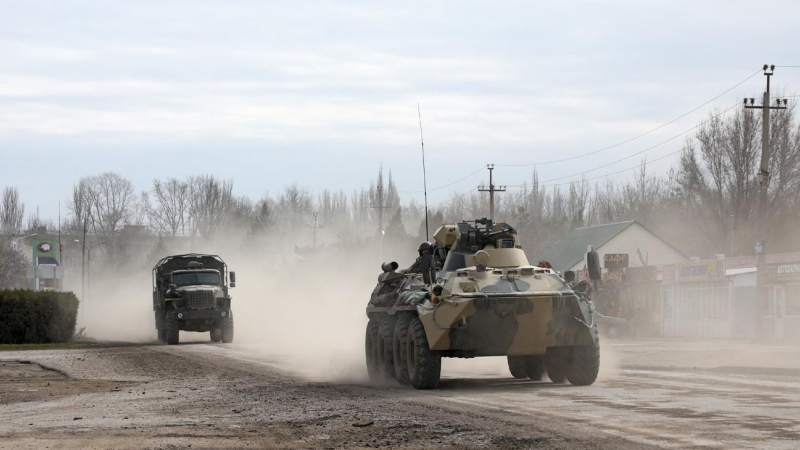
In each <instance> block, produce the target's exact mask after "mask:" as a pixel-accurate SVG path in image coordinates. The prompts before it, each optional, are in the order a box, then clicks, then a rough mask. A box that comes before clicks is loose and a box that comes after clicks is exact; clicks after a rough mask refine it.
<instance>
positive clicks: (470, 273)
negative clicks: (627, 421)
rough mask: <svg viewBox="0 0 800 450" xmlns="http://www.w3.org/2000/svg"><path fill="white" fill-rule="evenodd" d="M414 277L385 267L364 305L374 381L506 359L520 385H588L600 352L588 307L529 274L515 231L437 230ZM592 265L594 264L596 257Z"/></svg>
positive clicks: (415, 378) (547, 273)
mask: <svg viewBox="0 0 800 450" xmlns="http://www.w3.org/2000/svg"><path fill="white" fill-rule="evenodd" d="M434 239H435V243H432V244H431V243H423V245H422V246H421V247H420V248H421V250H420V258H418V259H417V262H416V263H415V264H414V265H412V266H411V267H410V268H409V269H406V270H398V269H399V266H398V265H397V263H394V262H388V263H384V264H383V265H382V270H383V273H382V274H381V275H380V276H379V277H378V284H377V286H376V287H375V289H374V290H373V292H372V296H371V298H370V302H369V305H368V306H367V316H368V317H369V322H368V324H367V331H366V339H365V351H366V361H367V371H368V373H369V376H370V378H371V379H372V380H373V381H377V380H382V379H383V380H385V379H395V380H397V381H398V382H400V383H401V384H405V385H411V386H413V387H415V388H417V389H430V388H434V387H436V386H437V385H438V384H439V378H440V372H441V358H443V357H451V358H453V357H455V358H474V357H480V356H507V357H508V367H509V369H510V371H511V374H512V376H514V377H515V378H530V379H532V380H540V379H541V378H542V376H543V375H544V374H545V372H546V373H547V375H548V377H549V378H550V380H551V381H553V382H554V383H564V382H565V381H567V380H569V382H570V383H572V384H575V385H589V384H592V383H594V381H595V379H596V378H597V373H598V369H599V366H600V347H599V341H598V333H597V327H596V326H595V325H594V323H593V320H592V317H593V314H592V313H593V306H592V304H591V301H589V300H588V299H586V298H585V297H582V296H580V295H576V293H575V292H573V291H572V290H571V289H570V286H569V285H568V284H567V283H566V282H565V281H564V280H563V279H562V278H561V277H560V276H559V275H558V273H556V272H555V271H553V270H552V269H550V268H543V267H538V266H533V265H531V264H530V263H529V262H528V258H527V257H526V256H525V252H524V251H523V250H522V247H521V245H520V242H519V238H518V236H517V232H516V230H515V229H514V228H512V227H511V226H509V225H508V224H505V223H494V222H492V221H490V220H488V219H481V220H477V221H474V222H462V223H458V224H449V225H443V226H441V227H440V228H439V229H438V230H437V231H436V233H435V235H434ZM590 260H594V261H596V258H592V259H590Z"/></svg>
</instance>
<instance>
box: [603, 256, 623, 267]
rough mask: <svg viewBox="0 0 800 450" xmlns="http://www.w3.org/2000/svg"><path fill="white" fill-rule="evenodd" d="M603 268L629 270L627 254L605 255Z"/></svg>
mask: <svg viewBox="0 0 800 450" xmlns="http://www.w3.org/2000/svg"><path fill="white" fill-rule="evenodd" d="M603 267H604V268H606V269H627V268H628V254H627V253H606V254H605V255H603Z"/></svg>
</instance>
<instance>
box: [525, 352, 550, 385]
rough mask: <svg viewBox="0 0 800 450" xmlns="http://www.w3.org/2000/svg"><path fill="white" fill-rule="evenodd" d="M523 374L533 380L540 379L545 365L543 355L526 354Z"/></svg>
mask: <svg viewBox="0 0 800 450" xmlns="http://www.w3.org/2000/svg"><path fill="white" fill-rule="evenodd" d="M524 364H525V375H527V376H528V378H530V379H531V380H533V381H541V379H542V375H544V371H545V365H544V357H543V356H536V355H531V356H526V357H525V362H524Z"/></svg>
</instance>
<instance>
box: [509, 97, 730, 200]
mask: <svg viewBox="0 0 800 450" xmlns="http://www.w3.org/2000/svg"><path fill="white" fill-rule="evenodd" d="M739 105H740V104H739V103H736V104H734V105H732V106H730V107H728V108H727V109H725V110H723V111H722V112H720V113H719V114H716V115H714V116H712V117H710V118H708V119H706V120H704V121H702V122H700V123H699V124H697V125H695V126H693V127H692V128H689V129H688V130H686V131H683V132H681V133H678V134H676V135H674V136H672V137H670V138H668V139H665V140H663V141H661V142H659V143H658V144H655V145H651V146H650V147H647V148H646V149H644V150H641V151H638V152H636V153H634V154H632V155H628V156H626V157H624V158H620V159H617V160H615V161H611V162H610V163H607V164H604V165H602V166H597V167H594V168H592V169H588V170H585V171H583V172H578V173H574V174H571V175H565V176H563V177H558V178H551V179H549V180H544V181H542V183H549V182H551V181H560V180H563V179H565V178H573V177H577V176H580V175H585V174H587V173H589V172H594V171H595V170H599V169H603V168H606V167H609V166H612V165H614V164H616V163H618V162H622V161H625V160H627V159H631V158H633V157H634V156H639V155H641V154H642V153H647V152H649V151H650V150H653V149H654V148H657V147H660V146H662V145H664V144H666V143H667V142H670V141H673V140H675V139H677V138H679V137H681V136H683V135H685V134H687V133H689V132H691V131H694V130H696V129H697V128H700V127H701V126H703V125H705V124H706V123H708V122H710V121H712V120H714V119H716V118H717V117H719V116H721V115H723V114H725V113H727V112H728V111H730V110H732V109H734V108H736V107H737V106H739ZM566 184H569V183H566ZM520 186H522V185H519V184H516V185H509V187H520ZM555 186H557V184H556V185H555Z"/></svg>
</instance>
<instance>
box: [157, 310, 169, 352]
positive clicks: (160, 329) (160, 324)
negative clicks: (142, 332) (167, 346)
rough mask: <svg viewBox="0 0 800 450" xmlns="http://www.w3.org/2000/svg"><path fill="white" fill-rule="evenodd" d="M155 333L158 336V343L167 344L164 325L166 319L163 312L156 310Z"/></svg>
mask: <svg viewBox="0 0 800 450" xmlns="http://www.w3.org/2000/svg"><path fill="white" fill-rule="evenodd" d="M155 314H156V333H157V334H158V342H161V343H162V344H163V343H164V342H167V328H166V325H165V324H164V319H166V314H165V313H164V310H161V309H159V310H156V312H155Z"/></svg>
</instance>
